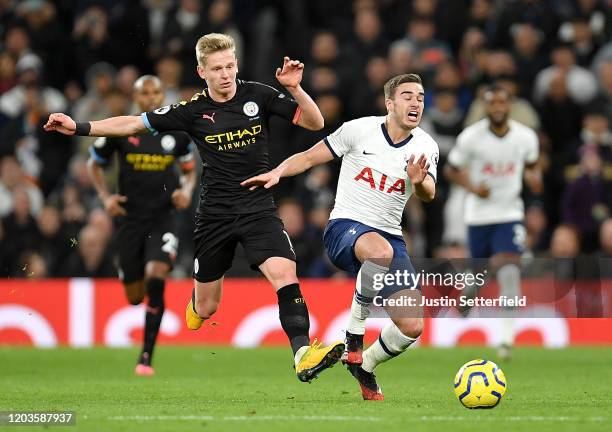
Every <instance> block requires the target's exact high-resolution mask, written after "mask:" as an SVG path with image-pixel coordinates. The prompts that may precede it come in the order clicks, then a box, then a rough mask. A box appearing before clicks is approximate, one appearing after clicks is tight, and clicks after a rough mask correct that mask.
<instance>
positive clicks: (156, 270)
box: [145, 261, 170, 279]
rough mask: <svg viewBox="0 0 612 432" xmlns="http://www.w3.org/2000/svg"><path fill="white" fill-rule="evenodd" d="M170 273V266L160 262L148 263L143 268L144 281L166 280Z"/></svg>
mask: <svg viewBox="0 0 612 432" xmlns="http://www.w3.org/2000/svg"><path fill="white" fill-rule="evenodd" d="M168 273H170V266H169V265H168V264H166V263H165V262H161V261H149V262H148V263H147V265H146V267H145V278H146V279H152V278H156V279H166V278H167V277H168Z"/></svg>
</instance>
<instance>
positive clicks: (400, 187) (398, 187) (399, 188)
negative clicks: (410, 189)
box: [355, 167, 406, 195]
mask: <svg viewBox="0 0 612 432" xmlns="http://www.w3.org/2000/svg"><path fill="white" fill-rule="evenodd" d="M388 178H389V177H387V174H383V175H382V177H381V179H380V183H378V185H376V179H374V175H373V174H372V168H370V167H365V168H364V169H362V170H361V172H360V173H359V174H357V176H356V177H355V181H364V182H366V183H367V184H369V185H370V189H373V190H376V189H378V190H379V191H381V192H386V193H388V194H390V193H392V192H398V193H399V194H400V195H405V194H406V182H405V181H404V179H397V180H396V181H395V183H393V185H392V186H389V187H388V188H387V189H385V188H386V187H387V179H388Z"/></svg>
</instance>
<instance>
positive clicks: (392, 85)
mask: <svg viewBox="0 0 612 432" xmlns="http://www.w3.org/2000/svg"><path fill="white" fill-rule="evenodd" d="M411 82H413V83H417V84H421V85H423V80H421V77H420V76H419V75H417V74H413V73H410V74H403V75H397V76H394V77H393V78H391V79H390V80H389V81H387V82H386V83H385V99H393V97H394V96H395V90H396V89H397V88H398V87H399V86H400V85H401V84H404V83H411Z"/></svg>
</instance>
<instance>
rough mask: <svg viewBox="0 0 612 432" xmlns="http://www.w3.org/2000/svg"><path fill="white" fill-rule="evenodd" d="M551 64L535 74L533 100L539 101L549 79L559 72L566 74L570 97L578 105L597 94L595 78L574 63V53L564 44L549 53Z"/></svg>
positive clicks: (545, 90) (546, 88)
mask: <svg viewBox="0 0 612 432" xmlns="http://www.w3.org/2000/svg"><path fill="white" fill-rule="evenodd" d="M551 60H552V63H553V64H552V65H551V66H549V67H547V68H545V69H543V70H541V71H540V72H539V73H538V75H537V76H536V80H535V85H534V95H533V97H534V100H535V101H536V102H537V103H539V102H541V101H542V99H544V97H545V95H546V94H547V93H548V90H549V88H550V84H551V81H552V80H553V78H554V77H555V76H556V75H557V73H559V72H561V73H563V74H564V75H566V77H567V78H566V80H567V89H568V93H569V96H570V98H571V99H572V100H573V101H574V102H576V103H577V104H579V105H586V104H588V103H589V102H590V101H592V100H593V98H594V97H595V95H596V94H597V80H596V79H595V76H594V75H593V74H592V73H591V71H589V70H588V69H586V68H583V67H581V66H578V65H577V64H576V54H575V53H574V51H573V50H572V48H571V47H570V46H568V45H566V44H560V45H558V46H557V47H556V48H554V49H553V51H552V53H551Z"/></svg>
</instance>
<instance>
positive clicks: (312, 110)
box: [276, 57, 325, 130]
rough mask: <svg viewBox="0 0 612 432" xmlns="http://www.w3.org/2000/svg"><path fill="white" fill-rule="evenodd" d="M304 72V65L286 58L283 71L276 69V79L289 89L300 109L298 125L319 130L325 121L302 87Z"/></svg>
mask: <svg viewBox="0 0 612 432" xmlns="http://www.w3.org/2000/svg"><path fill="white" fill-rule="evenodd" d="M303 72H304V63H302V62H300V61H298V60H291V59H290V58H289V57H285V58H284V59H283V67H282V69H281V68H278V69H276V79H277V80H278V82H279V83H281V84H282V85H283V86H284V87H285V88H286V89H287V91H288V92H289V93H290V94H291V97H293V99H295V101H296V102H297V103H298V105H299V107H300V108H299V109H300V110H301V114H300V117H299V119H298V122H297V123H296V124H297V125H298V126H301V127H303V128H305V129H309V130H319V129H322V128H323V126H324V125H325V121H324V120H323V115H322V114H321V111H320V110H319V107H318V106H317V104H316V103H314V101H313V100H312V98H311V97H310V96H309V95H308V93H306V92H305V91H304V89H303V88H302V87H301V86H300V83H301V82H302V74H303Z"/></svg>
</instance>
